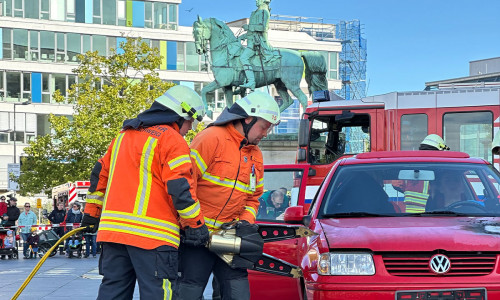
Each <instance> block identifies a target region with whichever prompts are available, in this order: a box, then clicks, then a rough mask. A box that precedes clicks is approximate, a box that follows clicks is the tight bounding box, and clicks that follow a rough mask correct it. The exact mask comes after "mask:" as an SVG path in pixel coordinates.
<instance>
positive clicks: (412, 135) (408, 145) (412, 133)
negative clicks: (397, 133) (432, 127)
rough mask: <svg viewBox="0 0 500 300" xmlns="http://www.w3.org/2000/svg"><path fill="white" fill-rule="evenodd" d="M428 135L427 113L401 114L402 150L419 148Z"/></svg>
mask: <svg viewBox="0 0 500 300" xmlns="http://www.w3.org/2000/svg"><path fill="white" fill-rule="evenodd" d="M426 136H427V115H426V114H413V115H403V116H401V137H400V143H401V150H418V148H419V147H420V143H421V142H422V141H423V140H424V138H425V137H426Z"/></svg>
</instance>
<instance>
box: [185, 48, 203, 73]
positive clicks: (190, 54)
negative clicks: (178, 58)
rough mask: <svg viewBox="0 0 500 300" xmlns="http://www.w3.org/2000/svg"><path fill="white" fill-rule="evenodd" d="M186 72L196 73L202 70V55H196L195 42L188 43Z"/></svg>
mask: <svg viewBox="0 0 500 300" xmlns="http://www.w3.org/2000/svg"><path fill="white" fill-rule="evenodd" d="M186 70H187V71H195V72H198V71H199V70H200V55H198V53H196V46H195V44H194V43H193V42H186Z"/></svg>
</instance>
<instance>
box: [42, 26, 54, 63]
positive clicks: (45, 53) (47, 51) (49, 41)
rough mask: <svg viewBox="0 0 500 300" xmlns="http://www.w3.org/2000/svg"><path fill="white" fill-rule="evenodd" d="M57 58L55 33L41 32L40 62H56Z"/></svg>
mask: <svg viewBox="0 0 500 300" xmlns="http://www.w3.org/2000/svg"><path fill="white" fill-rule="evenodd" d="M55 58H56V56H55V33H54V32H51V31H40V60H42V61H54V60H55Z"/></svg>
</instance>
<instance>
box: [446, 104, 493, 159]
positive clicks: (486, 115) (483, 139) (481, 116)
mask: <svg viewBox="0 0 500 300" xmlns="http://www.w3.org/2000/svg"><path fill="white" fill-rule="evenodd" d="M443 138H444V140H445V142H446V145H448V147H450V149H451V150H454V151H462V152H466V153H468V154H469V155H470V156H472V157H479V158H483V159H485V160H487V161H489V162H493V161H492V155H491V142H492V140H493V113H492V112H490V111H481V112H479V111H478V112H458V113H446V114H444V116H443Z"/></svg>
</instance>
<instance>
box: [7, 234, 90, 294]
mask: <svg viewBox="0 0 500 300" xmlns="http://www.w3.org/2000/svg"><path fill="white" fill-rule="evenodd" d="M91 227H93V226H91ZM85 229H86V227H80V228H76V229H73V230H71V231H69V232H68V233H66V234H65V235H63V237H62V238H60V239H59V240H58V241H57V242H56V243H55V244H54V246H52V248H50V249H49V250H48V251H47V252H45V255H44V256H43V257H42V259H40V261H39V262H38V263H37V264H36V266H35V268H33V271H31V273H30V274H29V275H28V277H27V278H26V280H24V282H23V284H22V285H21V287H20V288H19V289H18V290H17V292H16V294H15V295H14V296H13V297H12V299H11V300H15V299H17V298H18V297H19V296H20V295H21V293H22V292H23V290H24V288H26V286H27V285H28V283H29V282H30V281H31V279H33V276H35V274H36V272H38V270H39V269H40V267H41V266H42V265H43V263H44V262H45V260H46V259H47V257H49V255H50V254H51V253H52V252H53V251H54V250H56V249H57V246H59V244H61V243H62V242H63V241H64V240H66V239H67V238H69V237H70V236H72V235H73V234H75V233H77V232H79V231H82V230H85Z"/></svg>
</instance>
